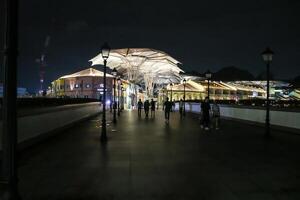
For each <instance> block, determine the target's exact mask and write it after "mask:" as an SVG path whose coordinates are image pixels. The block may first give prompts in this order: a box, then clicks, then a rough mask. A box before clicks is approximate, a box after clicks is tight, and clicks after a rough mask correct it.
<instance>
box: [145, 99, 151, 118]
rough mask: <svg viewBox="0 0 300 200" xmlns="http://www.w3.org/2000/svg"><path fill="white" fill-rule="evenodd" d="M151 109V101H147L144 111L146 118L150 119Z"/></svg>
mask: <svg viewBox="0 0 300 200" xmlns="http://www.w3.org/2000/svg"><path fill="white" fill-rule="evenodd" d="M149 107H150V103H149V100H146V101H145V102H144V110H145V116H146V117H148V115H149Z"/></svg>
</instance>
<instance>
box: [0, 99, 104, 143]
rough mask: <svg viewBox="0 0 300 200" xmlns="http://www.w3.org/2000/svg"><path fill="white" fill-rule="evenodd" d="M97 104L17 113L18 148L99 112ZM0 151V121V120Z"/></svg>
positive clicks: (99, 107)
mask: <svg viewBox="0 0 300 200" xmlns="http://www.w3.org/2000/svg"><path fill="white" fill-rule="evenodd" d="M101 110H102V109H101V106H100V103H99V102H91V103H80V104H69V105H60V106H49V107H46V106H43V107H35V108H28V109H21V110H19V111H18V143H19V144H20V147H25V146H28V145H30V144H32V143H36V142H37V141H39V140H42V139H44V138H46V137H48V136H50V135H52V134H55V133H57V132H58V130H62V129H64V128H66V127H68V126H71V125H72V124H75V123H77V122H79V121H81V120H84V119H86V118H89V117H92V116H94V115H97V114H99V113H100V112H101ZM0 136H1V137H0V149H1V146H2V141H1V139H2V121H1V120H0Z"/></svg>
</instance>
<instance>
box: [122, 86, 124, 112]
mask: <svg viewBox="0 0 300 200" xmlns="http://www.w3.org/2000/svg"><path fill="white" fill-rule="evenodd" d="M123 109H124V87H123V83H121V112H122V110H123Z"/></svg>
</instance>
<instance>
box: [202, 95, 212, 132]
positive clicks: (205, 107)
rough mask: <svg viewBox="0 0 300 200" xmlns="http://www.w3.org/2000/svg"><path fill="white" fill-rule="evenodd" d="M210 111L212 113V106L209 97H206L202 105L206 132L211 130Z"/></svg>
mask: <svg viewBox="0 0 300 200" xmlns="http://www.w3.org/2000/svg"><path fill="white" fill-rule="evenodd" d="M209 111H210V104H209V99H208V97H205V100H204V102H203V103H201V112H202V118H203V123H204V127H205V130H209Z"/></svg>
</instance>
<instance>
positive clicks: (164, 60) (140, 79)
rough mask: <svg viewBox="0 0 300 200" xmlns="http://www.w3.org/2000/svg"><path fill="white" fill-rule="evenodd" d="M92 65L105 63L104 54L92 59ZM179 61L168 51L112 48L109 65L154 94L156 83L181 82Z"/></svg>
mask: <svg viewBox="0 0 300 200" xmlns="http://www.w3.org/2000/svg"><path fill="white" fill-rule="evenodd" d="M90 61H91V62H92V65H99V64H100V65H103V64H104V63H103V58H102V54H101V53H100V54H99V55H97V56H96V57H94V58H92V59H91V60H90ZM178 64H180V62H179V61H177V60H176V59H174V58H173V57H171V56H170V55H168V54H167V53H165V52H163V51H159V50H155V49H149V48H124V49H112V50H111V51H110V55H109V58H108V59H107V67H109V68H111V69H114V68H116V70H117V71H118V72H119V73H120V74H121V75H122V76H123V77H124V78H126V79H128V80H129V81H130V82H131V83H135V84H140V85H145V90H146V91H147V94H148V95H150V96H152V94H153V89H154V85H155V84H158V85H160V84H166V83H170V82H179V81H180V76H179V73H180V72H183V70H182V69H180V68H179V67H178Z"/></svg>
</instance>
